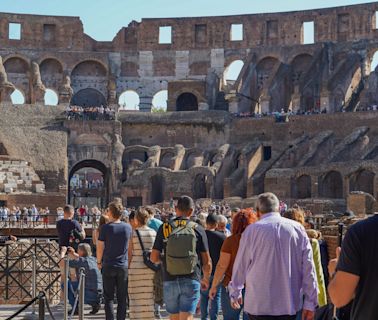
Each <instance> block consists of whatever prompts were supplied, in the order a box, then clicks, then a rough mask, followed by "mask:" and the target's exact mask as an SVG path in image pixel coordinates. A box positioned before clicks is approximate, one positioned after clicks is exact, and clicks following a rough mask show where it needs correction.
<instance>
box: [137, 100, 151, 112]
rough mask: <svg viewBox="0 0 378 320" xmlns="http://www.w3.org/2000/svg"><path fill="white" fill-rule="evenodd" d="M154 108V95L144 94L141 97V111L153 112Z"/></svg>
mask: <svg viewBox="0 0 378 320" xmlns="http://www.w3.org/2000/svg"><path fill="white" fill-rule="evenodd" d="M151 108H152V97H147V96H143V97H140V103H139V111H142V112H151Z"/></svg>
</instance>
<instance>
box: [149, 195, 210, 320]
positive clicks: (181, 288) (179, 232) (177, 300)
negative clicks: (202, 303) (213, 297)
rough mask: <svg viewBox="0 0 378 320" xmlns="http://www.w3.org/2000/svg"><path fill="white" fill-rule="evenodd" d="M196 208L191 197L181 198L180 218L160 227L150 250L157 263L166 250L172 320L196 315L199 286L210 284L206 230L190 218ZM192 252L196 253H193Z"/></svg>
mask: <svg viewBox="0 0 378 320" xmlns="http://www.w3.org/2000/svg"><path fill="white" fill-rule="evenodd" d="M194 208H195V205H194V201H193V200H192V198H190V197H187V196H182V197H180V198H179V200H178V201H177V206H176V216H177V218H175V219H173V220H171V221H169V222H166V223H164V224H163V225H162V226H161V227H160V228H159V231H158V233H157V236H156V240H155V244H154V247H153V250H152V254H151V261H152V262H154V263H159V262H160V255H161V254H162V253H163V254H164V257H163V259H162V260H163V281H164V302H165V305H166V309H167V311H168V312H169V313H170V319H172V320H176V319H180V320H185V319H188V320H190V319H193V315H194V314H195V312H196V308H197V304H198V302H199V299H200V289H202V290H207V289H208V287H209V281H210V275H211V258H210V253H209V247H208V242H207V237H206V233H205V230H204V229H203V228H202V227H201V226H199V225H197V224H196V223H194V222H192V221H190V220H189V218H190V216H191V215H192V214H193V211H194ZM191 252H196V254H195V255H192V254H191ZM201 263H202V271H203V277H202V279H201Z"/></svg>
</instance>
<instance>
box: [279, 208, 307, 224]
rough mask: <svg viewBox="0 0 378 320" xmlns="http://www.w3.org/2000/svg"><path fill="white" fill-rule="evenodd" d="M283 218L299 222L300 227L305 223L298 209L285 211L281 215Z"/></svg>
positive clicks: (300, 210) (302, 214)
mask: <svg viewBox="0 0 378 320" xmlns="http://www.w3.org/2000/svg"><path fill="white" fill-rule="evenodd" d="M283 216H284V218H287V219H290V220H294V221H297V222H299V223H300V224H301V225H302V226H304V223H305V217H304V212H303V210H302V209H300V208H291V209H289V210H286V211H285V212H284V214H283Z"/></svg>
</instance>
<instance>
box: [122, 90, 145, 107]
mask: <svg viewBox="0 0 378 320" xmlns="http://www.w3.org/2000/svg"><path fill="white" fill-rule="evenodd" d="M118 104H119V107H120V110H129V111H137V110H139V104H140V98H139V94H138V93H136V92H135V91H133V90H126V91H125V92H123V93H122V94H121V95H120V96H119V99H118Z"/></svg>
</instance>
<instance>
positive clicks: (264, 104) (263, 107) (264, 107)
mask: <svg viewBox="0 0 378 320" xmlns="http://www.w3.org/2000/svg"><path fill="white" fill-rule="evenodd" d="M269 107H270V97H269V96H267V95H264V96H262V97H261V99H260V112H261V113H264V112H269V110H270V108H269Z"/></svg>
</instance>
